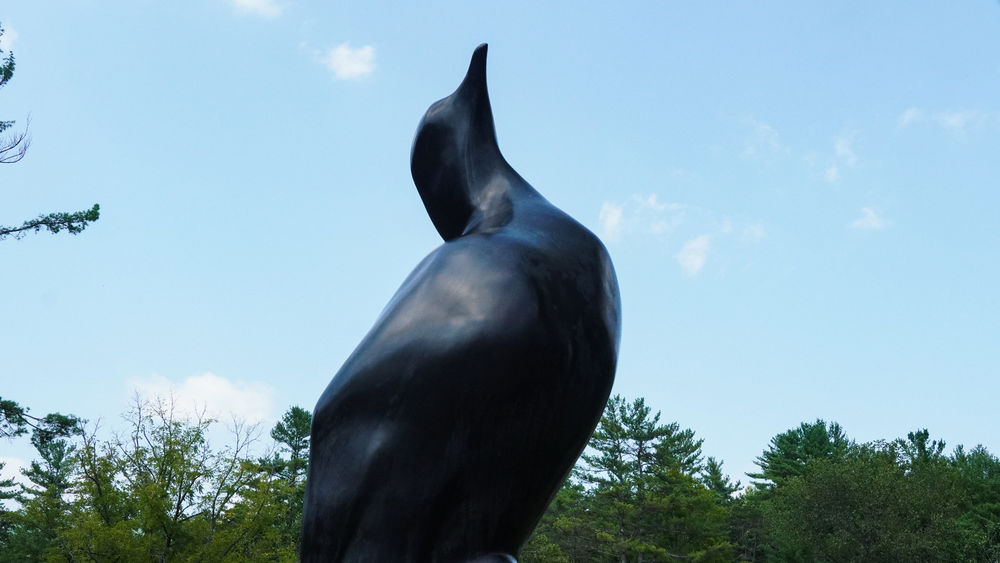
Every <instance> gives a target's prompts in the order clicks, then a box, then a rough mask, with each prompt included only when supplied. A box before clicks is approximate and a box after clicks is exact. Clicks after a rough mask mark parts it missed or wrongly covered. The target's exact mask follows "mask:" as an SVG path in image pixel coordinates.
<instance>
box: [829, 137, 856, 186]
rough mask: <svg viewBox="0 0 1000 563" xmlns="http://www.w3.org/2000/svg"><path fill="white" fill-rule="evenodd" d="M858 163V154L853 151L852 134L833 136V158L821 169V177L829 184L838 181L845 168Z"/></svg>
mask: <svg viewBox="0 0 1000 563" xmlns="http://www.w3.org/2000/svg"><path fill="white" fill-rule="evenodd" d="M857 163H858V155H857V153H855V152H854V136H853V135H848V134H841V135H837V136H836V137H834V138H833V158H832V159H831V161H830V164H829V165H828V166H827V167H826V168H825V169H824V170H823V179H824V180H826V181H827V182H829V183H831V184H836V183H837V182H839V181H840V178H841V172H842V171H843V170H844V169H845V168H853V167H854V166H855V165H856V164H857Z"/></svg>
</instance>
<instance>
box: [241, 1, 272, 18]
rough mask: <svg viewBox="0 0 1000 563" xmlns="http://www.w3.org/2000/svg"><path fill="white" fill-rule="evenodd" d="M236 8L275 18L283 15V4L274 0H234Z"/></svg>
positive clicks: (248, 12) (243, 11)
mask: <svg viewBox="0 0 1000 563" xmlns="http://www.w3.org/2000/svg"><path fill="white" fill-rule="evenodd" d="M232 3H233V5H234V6H236V9H237V10H239V11H240V12H242V13H244V14H251V15H254V16H261V17H265V18H275V17H278V16H280V15H281V6H279V5H278V3H277V2H275V1H274V0H232Z"/></svg>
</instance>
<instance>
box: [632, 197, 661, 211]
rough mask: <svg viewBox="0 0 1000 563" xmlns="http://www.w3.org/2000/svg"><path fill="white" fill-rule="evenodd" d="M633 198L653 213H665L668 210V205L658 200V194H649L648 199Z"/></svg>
mask: <svg viewBox="0 0 1000 563" xmlns="http://www.w3.org/2000/svg"><path fill="white" fill-rule="evenodd" d="M632 197H633V198H636V199H638V200H639V202H640V204H642V205H644V206H646V207H649V208H650V209H652V210H653V211H663V210H664V209H666V208H667V204H666V203H660V201H658V200H657V197H656V194H649V195H648V196H646V197H642V196H638V195H637V196H632Z"/></svg>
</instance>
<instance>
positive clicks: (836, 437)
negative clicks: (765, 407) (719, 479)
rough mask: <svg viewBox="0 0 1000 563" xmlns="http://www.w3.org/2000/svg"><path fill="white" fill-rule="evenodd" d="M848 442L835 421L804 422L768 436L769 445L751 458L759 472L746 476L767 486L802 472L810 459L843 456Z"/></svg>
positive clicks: (839, 457) (767, 487)
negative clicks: (758, 454)
mask: <svg viewBox="0 0 1000 563" xmlns="http://www.w3.org/2000/svg"><path fill="white" fill-rule="evenodd" d="M850 445H851V444H850V442H848V440H847V437H846V436H845V435H844V430H843V428H841V427H840V425H839V424H837V423H836V422H832V423H830V425H829V426H827V424H826V422H824V421H823V420H819V419H817V420H816V422H815V423H812V424H809V423H808V422H803V423H802V424H800V425H799V427H798V428H793V429H791V430H788V431H786V432H782V433H781V434H778V435H777V436H775V437H774V438H771V444H770V445H769V446H768V449H767V450H765V451H764V453H763V454H762V455H761V456H760V457H758V458H757V459H756V461H755V462H754V463H756V464H757V465H758V466H759V467H760V472H759V473H748V474H747V476H748V477H750V478H752V479H755V480H758V481H759V483H758V484H759V486H761V487H762V488H765V489H770V488H773V487H774V486H776V485H780V484H781V483H783V482H784V481H786V480H788V479H790V478H792V477H797V476H799V475H801V474H802V472H803V471H804V470H805V468H806V466H807V464H808V463H809V462H812V461H815V460H818V459H841V458H843V456H844V455H846V454H847V451H848V449H849V447H850Z"/></svg>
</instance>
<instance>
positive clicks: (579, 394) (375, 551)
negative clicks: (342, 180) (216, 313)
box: [302, 45, 620, 563]
mask: <svg viewBox="0 0 1000 563" xmlns="http://www.w3.org/2000/svg"><path fill="white" fill-rule="evenodd" d="M410 169H411V171H412V174H413V181H414V183H415V184H416V186H417V190H418V191H419V192H420V197H421V198H422V199H423V203H424V206H425V207H426V209H427V214H428V215H430V218H431V221H433V222H434V226H435V227H436V228H437V231H438V232H439V233H440V234H441V237H442V238H443V239H444V244H442V245H441V246H439V247H438V248H437V249H435V250H434V251H433V252H431V253H430V255H428V256H427V257H426V258H424V260H423V261H422V262H420V264H418V265H417V267H416V268H415V269H414V270H413V272H412V273H411V274H410V275H409V277H408V278H406V280H405V281H404V282H403V285H402V286H401V287H400V288H399V290H398V291H397V292H396V294H395V296H393V298H392V300H391V301H389V304H388V305H387V306H386V308H385V310H384V311H383V312H382V314H381V316H379V318H378V319H377V320H376V321H375V326H374V327H372V329H371V331H370V332H369V333H368V334H367V336H365V338H364V339H363V340H362V341H361V343H360V344H359V345H358V347H357V349H356V350H355V351H354V353H353V354H351V356H350V357H349V358H348V359H347V361H346V362H345V363H344V366H343V367H342V368H341V369H340V371H339V372H338V373H337V375H336V376H335V377H334V378H333V380H332V381H331V382H330V385H329V386H328V387H327V388H326V390H325V391H324V392H323V395H322V396H321V397H320V399H319V402H318V403H317V404H316V410H315V413H314V418H313V426H312V442H311V449H310V463H309V472H308V480H307V482H306V500H305V510H304V518H303V520H304V521H303V538H302V560H303V561H373V562H392V563H397V562H407V561H421V562H423V561H446V562H450V561H513V560H514V556H516V555H517V554H518V552H519V551H520V550H521V548H522V547H523V545H524V543H525V542H526V541H527V539H528V536H529V535H530V534H531V531H532V529H533V528H534V527H535V525H536V524H537V523H538V520H539V518H540V517H541V515H542V513H543V512H544V511H545V508H546V506H547V505H548V503H549V501H550V500H551V499H552V497H553V495H555V493H556V491H557V490H558V488H559V486H560V485H561V484H562V482H563V480H564V479H565V478H566V475H567V474H568V472H569V470H570V468H571V467H572V466H573V463H574V462H575V461H576V459H577V457H578V456H579V455H580V452H581V451H582V450H583V448H584V446H585V445H586V443H587V439H588V438H589V437H590V434H591V432H593V430H594V427H595V426H596V424H597V422H598V420H599V419H600V417H601V413H602V411H603V409H604V405H605V403H606V401H607V399H608V394H609V393H610V391H611V384H612V382H613V380H614V372H615V362H616V358H617V350H618V340H619V330H620V312H619V311H620V304H619V298H618V285H617V281H616V280H615V274H614V270H613V268H612V265H611V260H610V259H609V258H608V254H607V251H606V250H605V248H604V246H603V245H602V244H601V242H600V241H599V240H598V239H597V237H595V236H594V235H593V234H592V233H591V232H590V231H588V230H587V229H586V228H584V227H583V226H581V225H580V224H579V223H577V222H576V221H575V220H573V219H572V218H571V217H570V216H568V215H566V214H565V213H563V212H562V211H560V210H559V209H557V208H556V207H555V206H554V205H552V204H551V203H549V202H548V201H546V200H545V198H543V197H542V196H541V195H540V194H539V193H538V192H537V191H535V190H534V188H532V187H531V186H530V185H528V183H527V182H526V181H525V180H524V179H523V178H521V176H519V175H518V173H517V172H515V171H514V169H513V168H511V166H510V165H509V164H507V161H506V160H504V157H503V156H502V155H501V154H500V149H499V148H498V147H497V140H496V133H495V131H494V128H493V114H492V111H491V109H490V101H489V96H488V94H487V90H486V45H480V46H479V47H478V48H477V49H476V51H475V53H474V54H473V55H472V62H471V64H470V65H469V70H468V73H467V74H466V76H465V79H464V80H463V81H462V83H461V85H460V86H459V87H458V89H457V90H456V91H455V92H454V93H453V94H452V95H450V96H448V97H447V98H444V99H443V100H440V101H438V102H437V103H435V104H434V105H432V106H431V107H430V109H428V110H427V113H426V114H425V115H424V118H423V120H422V121H421V122H420V125H419V126H418V127H417V133H416V138H415V139H414V141H413V152H412V155H411V161H410Z"/></svg>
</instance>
